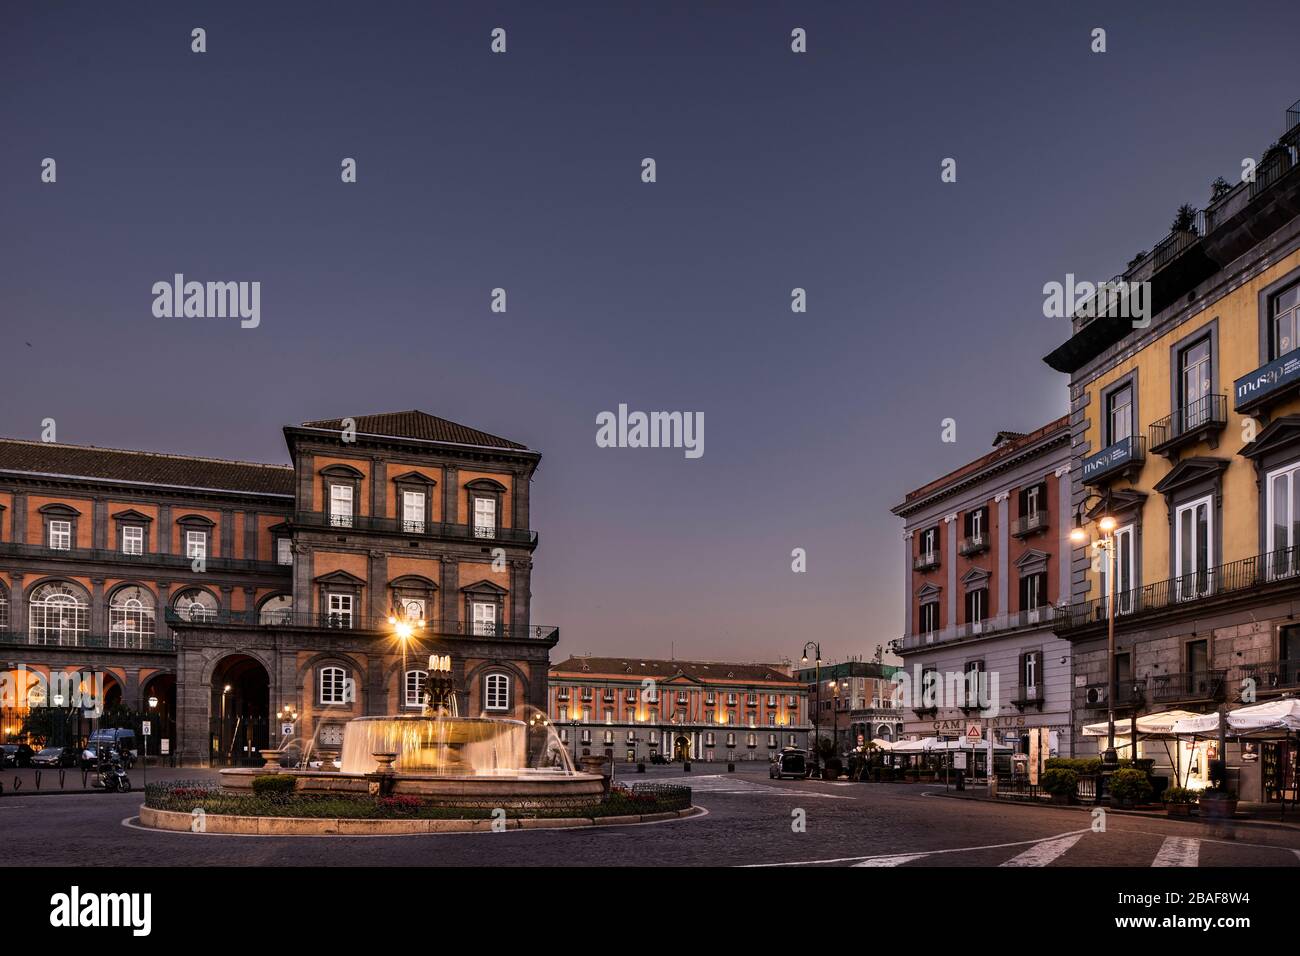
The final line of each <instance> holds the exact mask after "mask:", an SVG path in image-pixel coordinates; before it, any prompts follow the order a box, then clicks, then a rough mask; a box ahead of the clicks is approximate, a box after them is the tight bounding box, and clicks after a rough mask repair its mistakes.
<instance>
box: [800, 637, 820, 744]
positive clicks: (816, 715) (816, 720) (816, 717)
mask: <svg viewBox="0 0 1300 956" xmlns="http://www.w3.org/2000/svg"><path fill="white" fill-rule="evenodd" d="M810 647H811V648H812V649H813V654H815V655H816V658H815V660H816V662H817V663H816V665H815V668H814V677H813V683H814V684H816V686H817V703H816V704H815V705H814V709H813V745H812V761H813V767H814V768H815V767H817V765H818V762H817V752H818V751H817V748H818V745H819V744H820V741H819V740H818V737H819V735H820V733H821V731H820V730H819V728H820V726H821V709H822V646H821V644H819V643H817V642H816V641H808V642H807V643H806V644H804V646H803V658H802V659H803V663H804V664H807V663H808V648H810Z"/></svg>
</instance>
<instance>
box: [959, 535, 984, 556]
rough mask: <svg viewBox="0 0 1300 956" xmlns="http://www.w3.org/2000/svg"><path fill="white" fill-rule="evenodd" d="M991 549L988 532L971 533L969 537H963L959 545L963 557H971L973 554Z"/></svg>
mask: <svg viewBox="0 0 1300 956" xmlns="http://www.w3.org/2000/svg"><path fill="white" fill-rule="evenodd" d="M988 549H989V536H988V535H986V534H976V535H971V536H970V537H969V538H962V539H961V543H960V544H958V545H957V553H958V554H960V555H962V556H963V557H970V556H971V555H972V554H980V553H981V552H983V551H987V550H988Z"/></svg>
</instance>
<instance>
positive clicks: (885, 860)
mask: <svg viewBox="0 0 1300 956" xmlns="http://www.w3.org/2000/svg"><path fill="white" fill-rule="evenodd" d="M929 855H930V854H928V853H904V854H902V855H900V856H878V857H874V858H873V859H870V860H863V861H862V862H861V863H854V864H853V865H854V866H902V865H903V864H904V863H911V862H912V861H913V860H919V859H921V857H923V856H929Z"/></svg>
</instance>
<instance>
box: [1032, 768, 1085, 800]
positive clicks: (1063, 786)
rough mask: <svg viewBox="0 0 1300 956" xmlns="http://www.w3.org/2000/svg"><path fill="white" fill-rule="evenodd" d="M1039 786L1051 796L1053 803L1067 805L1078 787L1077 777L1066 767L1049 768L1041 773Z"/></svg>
mask: <svg viewBox="0 0 1300 956" xmlns="http://www.w3.org/2000/svg"><path fill="white" fill-rule="evenodd" d="M1039 785H1040V786H1041V787H1042V788H1043V789H1044V790H1046V791H1047V792H1048V793H1050V794H1051V795H1052V802H1053V803H1069V802H1070V801H1072V800H1073V799H1074V793H1075V790H1076V789H1077V788H1078V786H1079V775H1078V774H1077V773H1075V772H1074V771H1073V770H1071V769H1069V768H1068V767H1051V768H1049V769H1047V770H1044V771H1043V775H1042V777H1040V778H1039Z"/></svg>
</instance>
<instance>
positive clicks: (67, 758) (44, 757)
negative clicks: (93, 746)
mask: <svg viewBox="0 0 1300 956" xmlns="http://www.w3.org/2000/svg"><path fill="white" fill-rule="evenodd" d="M79 757H80V751H78V750H77V748H76V747H46V748H45V749H44V750H42V751H41V752H40V753H38V754H36V755H35V756H34V757H32V763H31V765H32V766H33V767H75V766H76V765H77V760H78V758H79Z"/></svg>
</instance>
